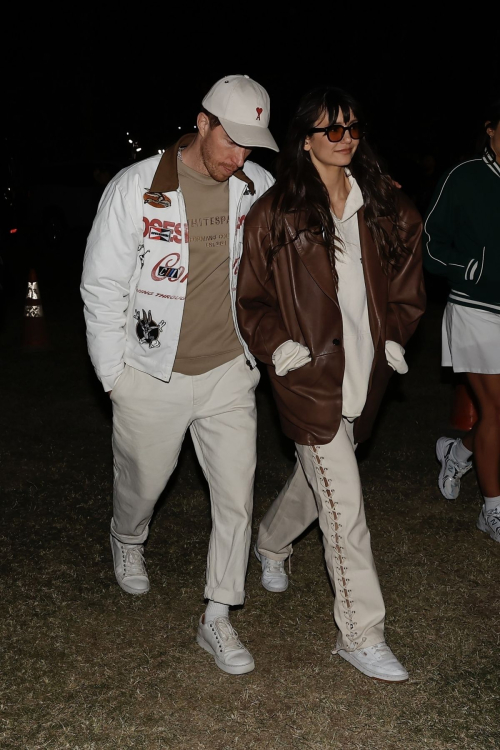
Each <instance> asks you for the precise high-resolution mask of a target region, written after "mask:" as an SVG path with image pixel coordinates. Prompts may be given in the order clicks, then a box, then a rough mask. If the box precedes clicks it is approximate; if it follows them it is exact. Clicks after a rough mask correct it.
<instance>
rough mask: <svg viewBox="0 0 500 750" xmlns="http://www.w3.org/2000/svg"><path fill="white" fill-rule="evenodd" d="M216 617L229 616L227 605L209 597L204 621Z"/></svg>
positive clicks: (209, 620)
mask: <svg viewBox="0 0 500 750" xmlns="http://www.w3.org/2000/svg"><path fill="white" fill-rule="evenodd" d="M216 617H229V605H228V604H221V603H220V602H214V601H212V599H209V600H208V604H207V608H206V610H205V622H211V621H212V620H215V618H216Z"/></svg>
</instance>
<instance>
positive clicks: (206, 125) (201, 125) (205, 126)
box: [196, 112, 210, 138]
mask: <svg viewBox="0 0 500 750" xmlns="http://www.w3.org/2000/svg"><path fill="white" fill-rule="evenodd" d="M196 127H197V129H198V133H199V134H200V135H201V137H202V138H204V137H205V136H206V134H207V133H208V131H209V130H210V120H209V119H208V117H207V116H206V114H205V113H204V112H200V114H199V115H198V117H197V118H196Z"/></svg>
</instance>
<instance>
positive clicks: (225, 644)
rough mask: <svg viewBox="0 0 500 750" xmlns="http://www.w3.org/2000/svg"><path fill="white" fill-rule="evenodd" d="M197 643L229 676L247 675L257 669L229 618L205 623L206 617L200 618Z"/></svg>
mask: <svg viewBox="0 0 500 750" xmlns="http://www.w3.org/2000/svg"><path fill="white" fill-rule="evenodd" d="M196 641H197V643H198V645H199V646H201V647H202V648H204V649H205V651H208V653H209V654H212V656H213V657H214V659H215V663H216V664H217V666H218V667H219V669H222V671H223V672H227V673H228V674H246V673H247V672H252V670H254V669H255V663H254V660H253V658H252V655H251V653H250V652H249V651H248V649H246V648H245V647H244V645H243V644H242V643H241V641H240V639H239V638H238V633H237V632H236V630H235V629H234V628H233V626H232V625H231V622H230V621H229V617H216V618H215V620H209V622H205V615H204V614H203V615H202V616H201V617H200V623H199V625H198V633H197V635H196Z"/></svg>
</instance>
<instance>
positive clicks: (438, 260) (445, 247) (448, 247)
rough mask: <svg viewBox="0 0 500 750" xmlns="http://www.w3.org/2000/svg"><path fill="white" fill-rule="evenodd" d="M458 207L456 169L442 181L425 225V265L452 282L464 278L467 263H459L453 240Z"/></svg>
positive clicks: (432, 271) (429, 269) (427, 268)
mask: <svg viewBox="0 0 500 750" xmlns="http://www.w3.org/2000/svg"><path fill="white" fill-rule="evenodd" d="M458 210H459V207H458V206H457V202H456V197H455V180H454V177H453V171H452V172H450V173H449V174H447V175H446V176H445V177H444V178H443V179H442V180H440V182H439V184H438V186H437V188H436V191H435V193H434V196H433V198H432V201H431V205H430V209H429V213H428V215H427V219H426V221H425V226H424V266H425V268H426V270H427V271H429V273H434V274H437V275H439V276H446V277H447V278H448V280H449V281H450V282H451V281H453V280H460V279H462V278H463V272H464V269H463V265H462V264H458V265H457V258H456V251H455V247H454V241H453V240H454V236H455V232H456V222H457V211H458Z"/></svg>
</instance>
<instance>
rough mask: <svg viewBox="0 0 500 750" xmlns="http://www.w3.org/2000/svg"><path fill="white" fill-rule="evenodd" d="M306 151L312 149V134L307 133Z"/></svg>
mask: <svg viewBox="0 0 500 750" xmlns="http://www.w3.org/2000/svg"><path fill="white" fill-rule="evenodd" d="M303 148H304V151H310V150H311V138H310V136H308V135H306V139H305V141H304V146H303Z"/></svg>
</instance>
